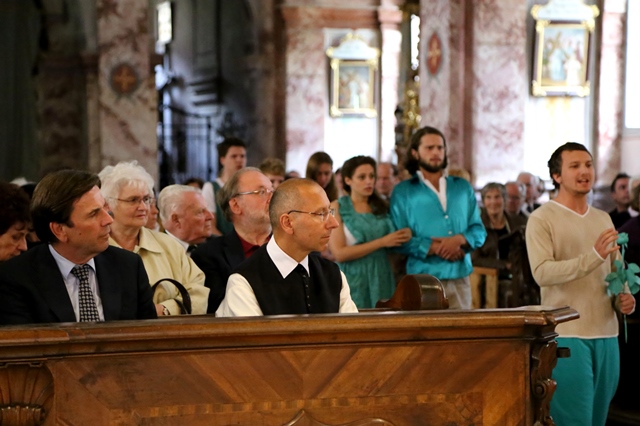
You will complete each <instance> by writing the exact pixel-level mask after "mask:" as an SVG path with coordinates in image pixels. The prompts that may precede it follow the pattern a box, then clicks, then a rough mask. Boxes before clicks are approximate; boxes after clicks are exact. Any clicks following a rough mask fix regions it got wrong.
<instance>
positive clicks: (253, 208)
mask: <svg viewBox="0 0 640 426" xmlns="http://www.w3.org/2000/svg"><path fill="white" fill-rule="evenodd" d="M272 193H273V189H272V184H271V181H270V180H269V178H267V176H265V175H264V174H263V173H262V172H261V171H260V170H259V169H257V168H255V167H246V168H244V169H242V170H239V171H237V172H236V173H235V174H234V175H233V176H231V178H230V179H229V180H228V181H227V183H226V185H225V186H223V187H222V188H221V189H220V190H219V191H218V192H217V194H216V195H217V202H218V204H219V205H220V209H221V212H222V214H224V216H225V219H226V220H228V221H229V222H230V223H231V224H233V229H232V230H231V231H229V232H227V233H226V234H225V235H223V236H222V237H218V238H213V239H211V240H209V241H207V242H205V243H203V244H200V245H199V246H198V247H197V248H196V249H195V250H194V251H193V252H192V253H191V259H192V260H193V261H194V262H195V263H196V265H198V267H199V268H200V269H202V271H203V272H204V274H205V277H206V278H205V286H207V287H208V288H209V290H210V292H209V305H208V308H207V312H208V313H215V312H216V310H217V309H218V306H220V302H222V299H224V294H225V290H226V288H227V280H228V279H229V275H231V271H232V270H233V269H234V268H235V267H236V266H238V265H239V264H241V263H242V262H244V261H245V259H248V258H249V257H250V256H251V255H253V253H255V252H256V250H258V248H259V247H260V246H262V245H263V244H265V243H266V242H267V241H268V239H269V237H270V235H271V223H270V222H269V202H270V201H271V194H272Z"/></svg>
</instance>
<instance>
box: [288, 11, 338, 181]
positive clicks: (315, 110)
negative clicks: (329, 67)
mask: <svg viewBox="0 0 640 426" xmlns="http://www.w3.org/2000/svg"><path fill="white" fill-rule="evenodd" d="M285 12H289V13H285V21H286V30H285V35H286V66H285V75H286V78H285V82H286V100H285V105H286V106H285V108H286V118H285V133H286V141H287V161H286V162H287V168H288V169H294V170H297V171H298V172H300V173H302V174H304V172H305V167H306V164H307V160H308V159H309V156H310V155H311V154H313V153H314V152H316V151H322V150H324V120H325V115H326V111H327V110H328V108H329V106H328V99H327V96H326V93H327V83H326V82H327V81H328V80H327V71H326V57H325V53H324V35H323V32H322V28H320V27H318V26H317V25H314V21H316V16H315V15H316V13H315V10H314V9H309V8H307V9H296V10H295V11H292V10H286V11H285Z"/></svg>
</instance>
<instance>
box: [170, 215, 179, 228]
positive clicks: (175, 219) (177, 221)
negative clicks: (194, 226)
mask: <svg viewBox="0 0 640 426" xmlns="http://www.w3.org/2000/svg"><path fill="white" fill-rule="evenodd" d="M169 221H170V222H171V223H174V224H175V225H176V226H180V218H179V217H178V215H177V214H176V213H172V214H171V218H170V219H169Z"/></svg>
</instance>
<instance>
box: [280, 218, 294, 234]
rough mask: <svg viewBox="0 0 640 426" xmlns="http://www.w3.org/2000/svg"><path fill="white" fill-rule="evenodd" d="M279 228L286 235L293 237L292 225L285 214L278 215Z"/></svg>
mask: <svg viewBox="0 0 640 426" xmlns="http://www.w3.org/2000/svg"><path fill="white" fill-rule="evenodd" d="M279 222H280V228H282V230H283V231H284V232H286V233H287V234H290V235H293V223H292V222H291V216H289V215H288V214H286V213H283V214H281V215H280V220H279Z"/></svg>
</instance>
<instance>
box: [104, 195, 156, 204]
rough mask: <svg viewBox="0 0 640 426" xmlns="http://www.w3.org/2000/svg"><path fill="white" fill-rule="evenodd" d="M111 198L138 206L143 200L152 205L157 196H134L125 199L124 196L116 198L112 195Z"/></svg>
mask: <svg viewBox="0 0 640 426" xmlns="http://www.w3.org/2000/svg"><path fill="white" fill-rule="evenodd" d="M111 199H113V200H118V201H121V202H123V203H125V204H127V205H129V206H137V205H138V204H140V202H143V203H145V204H146V205H147V206H150V205H151V204H152V203H155V202H156V199H155V198H153V197H150V196H148V195H145V196H144V197H132V198H128V199H126V200H123V199H122V198H115V197H111Z"/></svg>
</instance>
